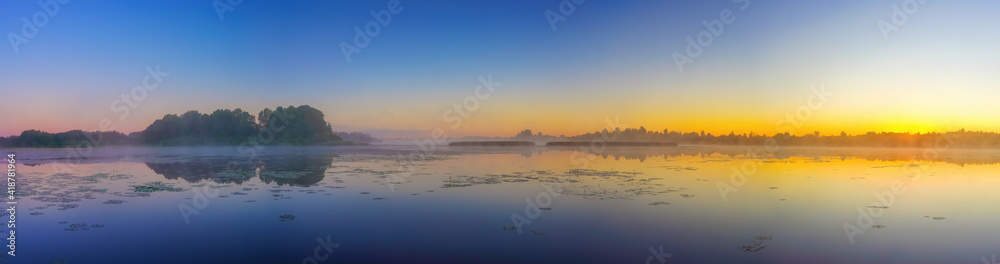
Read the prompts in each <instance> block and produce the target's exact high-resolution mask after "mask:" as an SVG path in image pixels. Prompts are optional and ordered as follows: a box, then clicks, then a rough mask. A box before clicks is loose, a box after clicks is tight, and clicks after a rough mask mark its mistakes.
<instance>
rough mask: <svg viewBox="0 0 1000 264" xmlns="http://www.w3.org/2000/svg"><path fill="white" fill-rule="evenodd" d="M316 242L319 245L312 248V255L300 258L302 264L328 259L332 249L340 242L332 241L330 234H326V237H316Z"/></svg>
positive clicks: (312, 263) (336, 247) (338, 246)
mask: <svg viewBox="0 0 1000 264" xmlns="http://www.w3.org/2000/svg"><path fill="white" fill-rule="evenodd" d="M316 243H317V244H319V245H317V246H316V247H315V248H313V252H312V253H313V254H312V256H309V257H306V258H304V259H302V264H319V263H321V262H323V261H326V260H327V259H329V258H330V255H333V250H334V249H338V248H340V243H333V240H331V239H330V235H326V239H323V237H316Z"/></svg>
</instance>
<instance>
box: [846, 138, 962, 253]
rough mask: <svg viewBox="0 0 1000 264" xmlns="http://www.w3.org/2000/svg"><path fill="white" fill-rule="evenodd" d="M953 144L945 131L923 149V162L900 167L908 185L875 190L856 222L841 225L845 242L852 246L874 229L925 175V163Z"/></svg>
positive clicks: (891, 184) (952, 140) (898, 184)
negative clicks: (856, 240) (908, 179)
mask: <svg viewBox="0 0 1000 264" xmlns="http://www.w3.org/2000/svg"><path fill="white" fill-rule="evenodd" d="M954 144H955V138H952V136H951V135H949V134H948V130H945V131H944V132H943V133H942V134H940V136H938V137H937V138H935V139H934V145H933V147H932V148H929V149H925V150H924V151H923V152H922V153H921V154H922V158H923V160H920V161H918V162H917V163H913V164H909V165H907V166H903V167H902V173H903V174H904V175H906V176H907V177H909V178H910V181H909V183H907V182H905V181H901V180H898V179H897V180H893V181H892V183H890V184H889V186H888V188H886V189H883V190H881V191H880V190H876V191H875V192H874V193H872V195H873V196H875V199H874V200H875V201H873V202H871V203H869V204H868V205H867V206H865V207H860V206H859V207H858V208H857V212H858V216H857V219H856V220H857V221H855V223H847V222H845V223H844V224H843V229H844V233H845V234H846V236H847V240H848V241H849V242H850V243H851V244H854V242H855V238H856V237H857V236H860V235H863V234H864V233H865V230H867V229H869V228H873V227H876V224H875V221H876V220H878V219H879V218H881V217H882V215H884V214H885V211H886V210H888V209H889V208H892V206H893V205H894V204H895V203H896V198H897V197H898V196H901V195H903V194H906V191H907V185H908V184H910V185H912V184H915V183H917V182H919V181H920V179H921V177H922V176H923V175H924V174H926V173H927V171H928V170H929V169H928V167H929V165H928V164H927V163H933V162H935V161H938V160H939V159H940V158H941V152H944V151H946V150H948V149H950V148H951V147H952V145H954Z"/></svg>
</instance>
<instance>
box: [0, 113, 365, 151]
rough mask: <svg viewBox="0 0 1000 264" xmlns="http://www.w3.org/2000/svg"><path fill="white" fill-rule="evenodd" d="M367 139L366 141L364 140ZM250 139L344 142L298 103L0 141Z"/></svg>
mask: <svg viewBox="0 0 1000 264" xmlns="http://www.w3.org/2000/svg"><path fill="white" fill-rule="evenodd" d="M348 134H349V135H350V136H351V138H360V139H371V140H374V139H375V138H374V137H371V136H370V135H367V134H364V133H356V132H355V133H348ZM365 136H367V137H365ZM249 140H257V141H265V140H266V141H268V142H269V143H270V144H279V145H316V144H339V143H342V142H344V139H343V138H342V137H340V136H337V135H336V134H334V133H333V130H332V129H331V128H330V124H329V123H327V122H326V120H325V117H324V115H323V112H322V111H320V110H318V109H316V108H313V107H310V106H308V105H301V106H298V107H295V106H288V107H277V108H275V109H274V110H271V109H270V108H265V109H264V110H261V111H260V112H259V113H258V114H257V115H256V116H254V115H253V114H250V113H249V112H246V111H243V110H242V109H239V108H237V109H233V110H229V109H219V110H215V111H213V112H212V113H200V112H198V111H194V110H191V111H187V112H185V113H184V114H181V115H176V114H168V115H165V116H163V118H160V119H157V120H156V121H153V123H152V124H150V125H149V126H147V127H146V129H144V130H142V131H138V132H133V133H130V134H127V135H126V134H124V133H121V132H118V131H95V132H85V131H82V130H71V131H66V132H60V133H49V132H43V131H38V130H26V131H24V132H21V134H20V135H14V136H9V137H0V146H3V147H67V146H78V145H81V144H89V145H93V146H104V145H153V146H198V145H237V144H240V143H243V142H246V141H249Z"/></svg>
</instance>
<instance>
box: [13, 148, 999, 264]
mask: <svg viewBox="0 0 1000 264" xmlns="http://www.w3.org/2000/svg"><path fill="white" fill-rule="evenodd" d="M67 151H68V150H67V149H18V150H17V152H16V153H17V155H18V157H23V158H22V159H21V160H20V161H19V162H21V164H24V165H28V166H21V167H20V170H19V172H20V173H21V175H23V176H22V177H23V178H22V182H21V185H19V189H18V193H17V196H18V200H19V201H20V203H19V205H18V206H19V208H23V209H21V210H20V211H18V214H19V215H18V217H19V218H18V219H19V222H18V223H19V225H18V226H19V229H18V233H19V234H20V233H22V232H23V233H24V234H34V235H31V236H27V235H26V236H23V237H22V238H21V240H20V241H18V242H19V243H18V245H19V246H21V247H20V248H23V249H43V248H44V249H45V250H24V251H19V253H20V254H21V255H19V256H18V258H20V259H18V261H23V262H24V263H48V262H51V261H54V260H68V261H71V262H72V263H126V262H129V263H131V262H134V263H241V262H247V263H262V262H261V261H270V263H301V262H302V261H303V259H305V258H308V257H311V256H313V254H314V252H313V249H314V248H315V247H316V246H317V238H318V237H319V238H323V239H326V238H327V237H329V239H330V241H331V242H333V243H338V244H339V247H338V248H336V249H334V250H333V251H332V253H330V254H329V255H330V256H329V260H328V262H329V263H370V262H403V261H409V260H413V259H420V260H422V261H431V262H465V263H510V262H518V263H639V262H643V261H646V260H647V258H648V257H649V256H651V253H650V248H651V247H652V248H655V249H659V248H660V247H661V246H662V249H663V251H664V252H669V253H671V254H672V255H670V257H669V258H667V259H666V260H667V262H666V263H718V262H739V263H775V262H781V263H791V262H798V263H806V262H815V261H817V259H820V260H822V261H820V262H839V263H884V260H886V259H893V260H901V259H903V258H905V261H906V262H909V263H944V262H955V260H956V259H962V257H963V256H965V257H966V259H968V261H966V262H967V263H975V261H978V258H979V256H982V255H983V254H986V253H988V252H992V251H994V250H995V249H996V245H995V243H992V242H995V239H996V237H998V235H1000V231H998V230H997V229H996V228H993V227H994V226H995V222H994V221H991V219H997V218H998V216H1000V210H998V209H1000V207H998V205H997V203H996V201H998V198H1000V194H997V192H996V191H995V190H994V189H993V188H994V187H995V186H1000V179H998V178H996V177H995V172H996V171H1000V170H998V169H1000V152H998V151H995V150H959V149H955V150H945V151H942V152H941V153H940V154H941V155H940V156H939V157H937V158H935V159H928V158H926V157H924V156H923V155H922V153H923V152H924V150H922V149H854V148H781V149H780V150H779V151H777V152H775V153H772V154H770V155H766V156H755V155H752V154H748V153H754V150H753V147H714V146H711V147H706V146H682V147H677V148H655V147H654V148H651V147H632V148H615V147H609V148H605V149H603V151H602V152H600V153H593V152H588V151H586V150H584V151H583V152H582V151H581V149H580V148H573V147H560V148H546V147H447V146H437V148H436V149H435V150H434V151H433V152H428V153H423V152H421V150H420V149H419V148H417V147H415V146H355V147H269V148H267V149H266V150H265V151H261V152H260V154H259V155H257V156H255V157H253V158H249V157H247V156H243V155H241V154H240V153H239V152H237V151H236V150H235V149H234V148H232V147H197V148H146V147H130V148H96V149H94V152H93V153H91V154H92V155H88V156H87V158H86V159H68V158H65V157H66V155H65V153H66V152H67ZM233 162H235V164H239V166H236V167H228V166H230V165H229V164H230V163H233ZM748 164H754V165H752V166H751V165H748ZM60 166H63V167H65V168H70V169H69V170H68V171H63V172H57V168H60ZM751 169H752V170H751ZM736 172H740V173H742V174H741V175H737V174H736ZM748 172H752V173H748ZM894 184H902V186H901V188H902V189H905V191H902V192H895V193H894V190H899V189H900V188H897V187H899V186H895V187H894ZM720 186H726V187H725V188H722V187H720ZM720 190H725V191H720ZM955 190H962V191H961V194H960V195H958V194H956V193H955ZM887 193H888V194H889V195H886V194H887ZM213 194H214V195H213ZM890 199H891V201H890ZM859 212H863V213H859ZM865 212H866V213H865ZM525 220H527V221H525ZM847 226H851V227H854V228H856V229H857V231H854V232H853V234H852V232H848V231H847V230H854V229H849V228H847ZM858 231H860V232H858ZM148 241H158V243H156V244H155V245H157V246H155V247H152V246H148V245H152V244H150V243H148ZM137 245H147V246H141V247H140V246H137ZM913 249H921V250H920V251H914V250H913ZM109 250H110V251H113V252H115V254H106V253H104V252H106V251H109ZM51 252H58V253H55V255H53V253H51ZM456 252H463V253H461V254H458V253H456ZM654 262H656V261H655V260H654ZM654 262H650V263H654Z"/></svg>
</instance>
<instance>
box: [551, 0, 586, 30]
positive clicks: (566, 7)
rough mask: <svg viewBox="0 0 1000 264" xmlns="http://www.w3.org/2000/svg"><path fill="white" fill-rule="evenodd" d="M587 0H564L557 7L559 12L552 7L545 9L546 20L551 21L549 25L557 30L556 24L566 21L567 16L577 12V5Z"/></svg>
mask: <svg viewBox="0 0 1000 264" xmlns="http://www.w3.org/2000/svg"><path fill="white" fill-rule="evenodd" d="M586 2H587V0H562V1H561V2H559V6H557V7H556V11H558V12H556V11H552V9H546V10H545V20H548V21H549V27H551V28H552V31H556V29H557V28H556V24H558V23H562V22H566V18H567V17H569V16H572V15H573V13H576V8H577V6H579V5H580V4H583V3H586Z"/></svg>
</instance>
